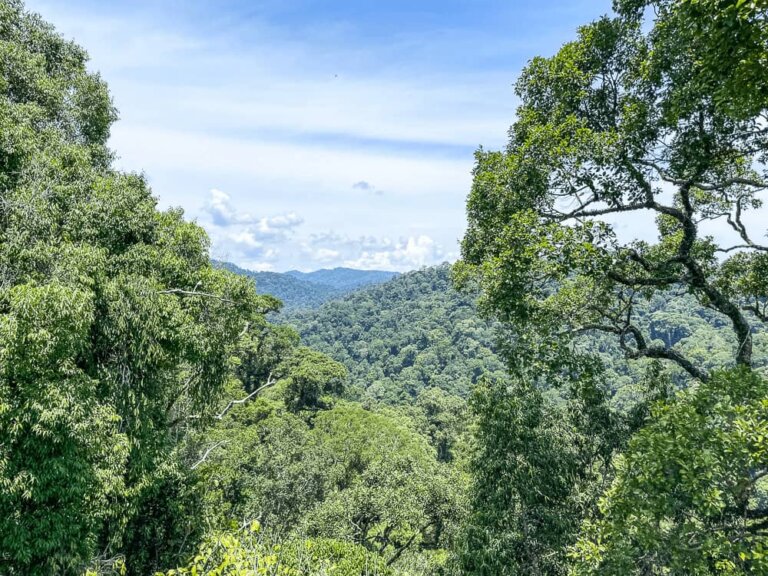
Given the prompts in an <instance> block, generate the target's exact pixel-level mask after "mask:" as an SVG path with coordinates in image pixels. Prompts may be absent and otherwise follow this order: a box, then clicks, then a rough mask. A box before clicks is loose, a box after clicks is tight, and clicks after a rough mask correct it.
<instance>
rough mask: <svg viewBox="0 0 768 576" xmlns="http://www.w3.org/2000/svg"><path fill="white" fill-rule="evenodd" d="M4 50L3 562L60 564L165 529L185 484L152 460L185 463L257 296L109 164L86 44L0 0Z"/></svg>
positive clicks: (175, 216)
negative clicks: (183, 445) (184, 446)
mask: <svg viewBox="0 0 768 576" xmlns="http://www.w3.org/2000/svg"><path fill="white" fill-rule="evenodd" d="M0 61H2V63H3V64H2V66H1V67H0V190H1V191H2V192H0V572H2V573H4V574H51V573H63V574H70V573H76V572H77V571H79V570H81V569H82V568H83V567H84V566H85V565H86V564H87V563H88V562H89V561H90V560H91V558H93V557H94V556H95V554H96V551H97V550H98V551H99V552H104V553H105V554H106V555H109V556H112V555H115V554H125V555H126V556H128V557H129V559H130V557H131V556H132V555H134V554H136V555H139V556H141V554H143V553H142V552H141V550H137V549H133V548H132V547H131V546H132V545H131V544H130V543H131V542H136V543H137V544H136V545H137V546H138V547H139V548H141V546H142V544H141V543H140V539H136V538H134V536H135V534H140V533H141V532H142V530H144V531H145V533H146V534H152V533H156V534H159V532H156V530H160V524H161V523H162V522H165V520H162V521H161V519H162V518H166V519H167V518H168V517H169V515H168V511H167V510H162V511H158V507H159V506H160V503H161V501H162V505H163V506H165V505H169V506H170V505H172V501H173V498H175V496H173V495H169V496H168V497H165V496H163V497H162V498H160V497H159V496H158V495H160V494H163V493H166V492H167V490H166V488H167V489H169V490H170V492H179V491H180V492H183V491H184V490H185V489H184V488H183V486H184V482H183V481H179V482H176V481H175V480H173V476H174V474H169V473H166V472H163V470H164V468H163V466H165V465H168V466H169V467H170V468H174V467H176V469H177V470H180V471H181V474H182V475H184V474H187V473H188V471H187V470H186V468H187V465H188V463H187V462H185V461H179V460H177V459H178V458H180V456H179V452H178V451H176V450H174V449H175V447H176V446H177V445H178V443H179V442H180V441H182V440H183V439H184V438H185V437H186V434H187V433H188V431H190V430H192V429H194V428H195V427H198V426H201V425H204V424H205V423H206V422H207V421H208V416H209V415H210V412H211V409H212V407H213V406H215V404H216V401H217V400H218V398H219V395H220V393H221V390H222V387H223V385H224V383H225V381H226V379H227V376H228V374H229V373H230V371H231V363H230V359H231V356H232V354H233V353H234V351H235V349H236V347H237V344H238V335H239V334H241V332H242V331H243V329H244V327H245V326H246V325H247V323H248V322H253V321H255V320H256V319H258V318H259V317H260V316H261V315H262V313H263V312H264V311H265V308H268V303H267V304H265V303H264V301H263V299H261V298H260V297H257V296H256V295H255V294H254V293H253V290H252V287H251V285H250V284H249V283H248V282H247V281H246V280H244V279H240V278H237V277H235V276H233V275H230V274H228V273H225V272H221V271H216V270H213V269H212V268H211V266H210V263H209V260H208V239H207V237H206V235H205V233H204V232H203V230H202V229H201V228H199V227H198V226H196V225H194V224H191V223H188V222H185V221H184V219H183V215H182V212H181V211H180V210H175V209H174V210H168V211H166V212H159V211H158V210H157V208H156V200H155V198H153V196H152V193H151V190H150V189H149V187H148V186H147V184H146V181H145V180H144V178H143V177H141V176H138V175H136V174H124V173H121V172H118V171H115V170H113V169H112V168H111V159H112V153H111V151H110V150H109V149H108V148H107V147H106V141H107V138H108V136H109V128H110V125H111V123H112V122H113V121H114V119H115V117H116V112H115V110H114V108H113V107H112V104H111V101H110V98H109V94H108V92H107V88H106V86H105V84H104V83H103V82H102V81H101V79H100V78H99V77H98V75H96V74H92V73H89V72H88V71H87V69H86V61H87V57H86V54H85V52H84V51H83V50H82V49H81V48H79V47H78V46H77V45H75V44H73V43H71V42H68V41H65V40H63V39H62V38H61V37H60V36H59V35H57V34H56V33H55V31H54V30H53V28H52V27H50V26H49V25H48V24H46V23H44V22H43V21H42V20H41V19H40V18H39V17H37V16H35V15H31V14H28V13H26V12H25V11H24V8H23V6H22V4H21V3H20V2H17V1H15V0H0ZM155 482H157V483H159V484H158V485H157V486H154V487H153V484H154V483H155ZM172 486H175V487H176V488H173V489H172V490H171V489H170V488H169V487H172ZM163 487H164V488H163ZM155 512H157V514H158V517H157V518H153V517H152V514H154V513H155ZM155 520H157V522H155ZM129 526H130V530H131V531H132V532H135V534H133V535H131V537H130V538H126V529H127V528H128V527H129ZM150 526H154V527H151V528H150ZM166 533H167V532H166ZM179 540H180V541H178V542H175V541H173V539H172V538H168V539H166V540H165V541H163V542H161V543H160V544H159V546H161V547H162V546H164V547H166V549H171V548H173V549H175V550H176V551H177V553H178V548H179V546H181V544H182V542H183V538H181V537H180V539H179ZM162 554H163V553H162V552H161V551H157V554H155V553H154V552H153V553H152V554H151V556H153V557H154V558H159V557H160V556H162ZM148 561H149V562H150V565H143V564H142V563H141V562H142V561H141V560H139V561H138V562H137V563H136V564H135V565H134V566H135V567H134V568H133V570H135V571H136V572H138V573H147V572H148V571H150V570H151V569H152V567H153V566H152V565H151V562H152V560H151V559H150V560H148Z"/></svg>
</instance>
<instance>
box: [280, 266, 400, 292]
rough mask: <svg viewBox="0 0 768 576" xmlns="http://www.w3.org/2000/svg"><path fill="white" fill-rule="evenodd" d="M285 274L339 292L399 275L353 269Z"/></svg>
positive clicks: (381, 281) (385, 280)
mask: <svg viewBox="0 0 768 576" xmlns="http://www.w3.org/2000/svg"><path fill="white" fill-rule="evenodd" d="M285 274H287V275H289V276H292V277H294V278H298V279H299V280H305V281H307V282H312V283H313V284H323V285H325V286H331V287H333V288H337V289H339V290H353V289H355V288H361V287H363V286H370V285H371V284H382V283H383V282H387V281H388V280H391V279H392V278H394V277H395V276H398V275H399V274H398V273H397V272H386V271H383V270H355V269H354V268H333V269H327V268H324V269H322V270H315V271H314V272H299V271H298V270H290V271H288V272H286V273H285Z"/></svg>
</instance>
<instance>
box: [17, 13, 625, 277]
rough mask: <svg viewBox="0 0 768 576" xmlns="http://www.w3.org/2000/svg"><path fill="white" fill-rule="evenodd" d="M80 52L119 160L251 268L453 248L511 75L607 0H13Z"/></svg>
mask: <svg viewBox="0 0 768 576" xmlns="http://www.w3.org/2000/svg"><path fill="white" fill-rule="evenodd" d="M27 7H28V8H29V9H32V10H34V11H36V12H39V13H40V14H41V15H42V16H43V17H44V18H45V19H46V20H48V21H49V22H51V23H53V24H54V25H55V26H56V28H57V29H58V30H59V31H60V32H61V33H62V34H63V35H64V36H65V37H67V38H70V39H74V40H76V41H77V42H78V43H79V44H80V45H82V46H83V47H85V48H86V50H87V51H88V53H89V54H90V56H91V62H90V64H89V66H90V68H91V69H92V70H94V71H98V72H99V73H100V74H101V75H102V76H103V78H104V79H105V80H106V81H107V83H108V84H109V86H110V90H111V93H112V95H113V98H114V102H115V105H116V106H117V108H118V110H119V112H120V120H119V121H118V122H117V123H116V124H115V126H114V127H113V130H112V137H111V141H110V145H111V147H112V148H113V149H114V150H115V151H116V153H117V155H118V161H117V164H118V167H120V168H122V169H125V170H131V171H137V172H143V173H145V174H146V176H147V178H148V180H149V182H150V184H151V185H152V189H153V192H154V194H155V195H156V196H157V197H158V199H159V204H160V207H161V208H167V207H170V206H181V207H182V208H183V209H184V211H185V213H186V215H187V217H189V218H190V219H194V220H196V221H197V222H198V223H199V224H200V225H202V226H203V227H204V228H205V229H206V230H207V231H208V233H209V235H210V237H211V242H212V256H213V257H214V258H217V259H220V260H227V261H231V262H234V263H236V264H238V265H240V266H242V267H244V268H248V269H252V270H272V271H285V270H291V269H299V270H305V271H306V270H315V269H319V268H332V267H336V266H346V267H352V268H361V269H383V270H397V271H406V270H411V269H417V268H420V267H422V266H427V265H432V264H437V263H440V262H443V261H446V260H447V261H453V260H455V259H456V258H457V257H458V251H459V242H460V239H461V237H462V234H463V231H464V228H465V214H464V209H465V200H466V197H467V195H468V193H469V189H470V186H471V181H472V176H471V171H472V167H473V163H474V159H473V153H474V151H475V150H477V148H478V147H480V146H482V147H483V148H486V149H498V148H501V147H503V146H504V145H505V142H506V132H507V129H508V127H509V126H510V124H511V123H512V122H513V120H514V113H515V107H516V100H515V95H514V90H513V84H514V82H515V80H516V78H517V76H518V75H519V73H520V71H521V70H522V68H523V67H524V66H525V64H526V62H527V61H528V60H530V59H531V58H533V57H534V56H537V55H545V56H547V55H551V54H553V53H554V52H556V51H557V49H558V48H559V47H560V45H561V44H563V43H564V42H567V41H569V40H572V39H573V38H574V37H575V34H576V29H577V27H578V26H580V25H582V24H585V23H588V22H589V21H591V20H593V19H595V18H597V17H598V16H600V15H601V14H604V13H606V12H608V11H609V9H610V0H550V1H549V2H539V1H533V0H521V1H514V0H513V1H510V0H463V1H459V0H409V1H406V0H388V1H386V2H382V1H365V0H355V1H351V0H325V1H320V0H262V1H259V0H254V1H245V0H207V1H202V0H187V1H184V2H182V1H173V0H155V1H146V2H145V1H142V0H131V1H128V0H114V1H109V0H28V1H27Z"/></svg>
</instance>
